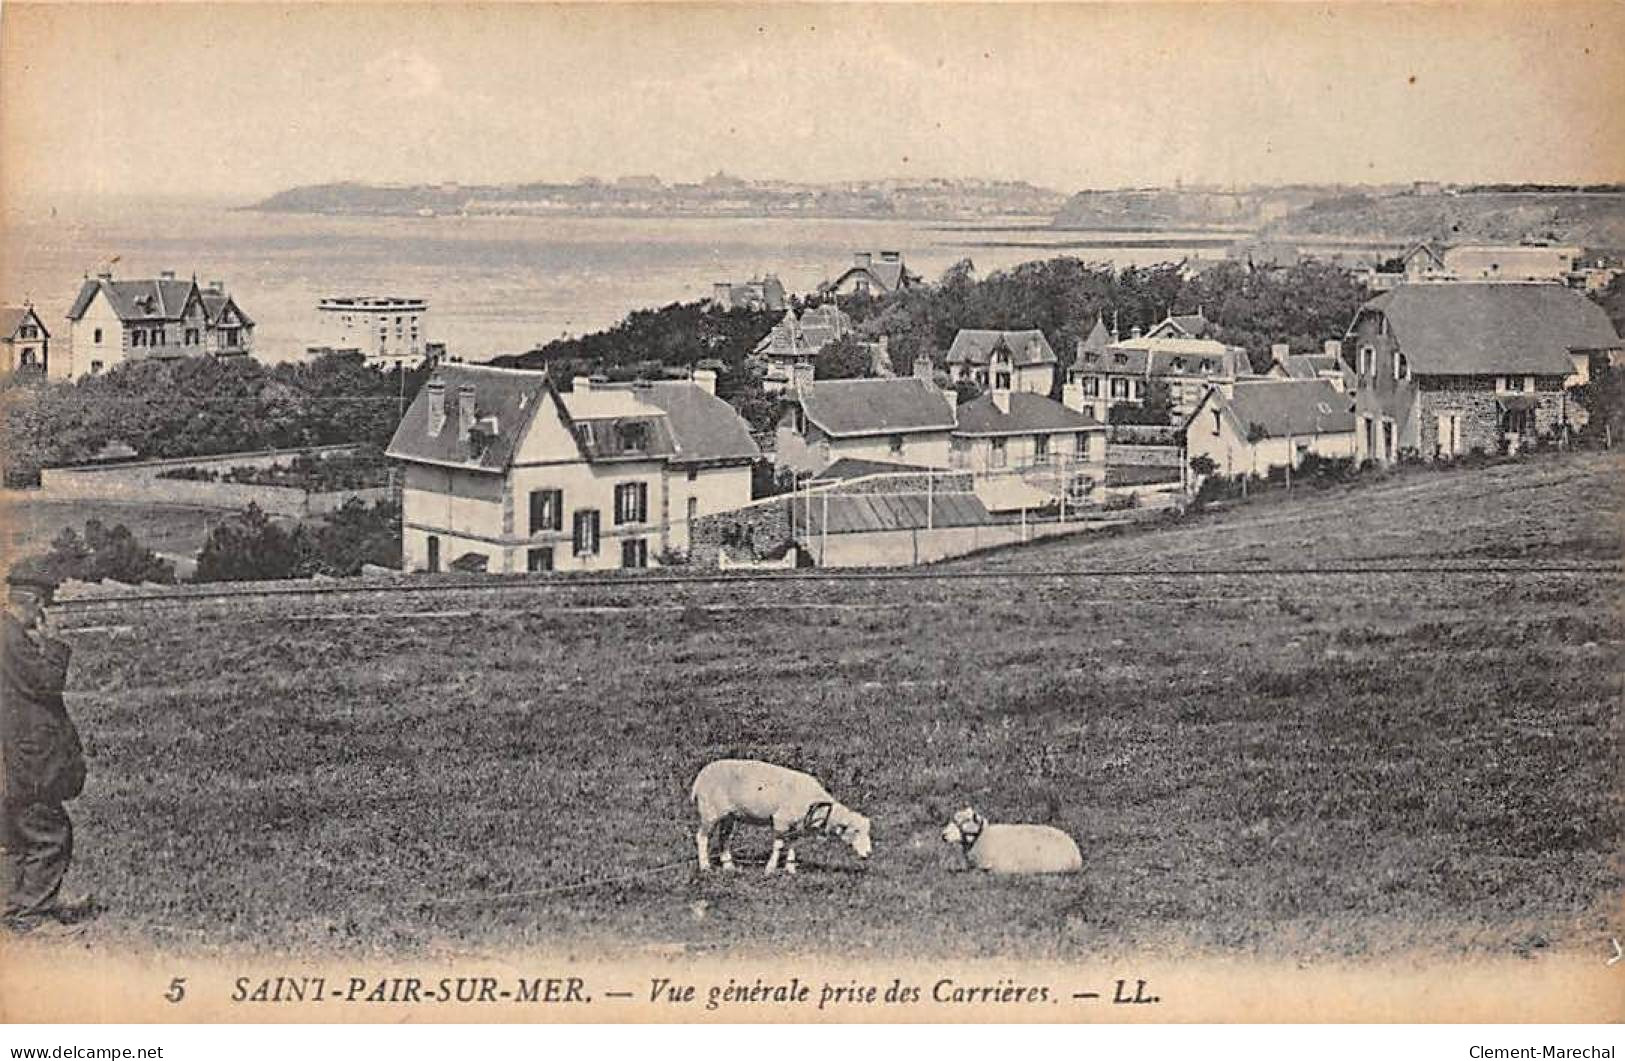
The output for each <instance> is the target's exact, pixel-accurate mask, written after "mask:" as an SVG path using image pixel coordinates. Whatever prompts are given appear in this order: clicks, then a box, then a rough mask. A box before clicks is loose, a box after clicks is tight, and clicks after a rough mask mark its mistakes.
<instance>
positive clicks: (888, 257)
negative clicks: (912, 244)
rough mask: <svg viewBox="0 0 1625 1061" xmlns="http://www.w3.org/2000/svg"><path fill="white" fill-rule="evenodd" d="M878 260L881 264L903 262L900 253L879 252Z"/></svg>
mask: <svg viewBox="0 0 1625 1061" xmlns="http://www.w3.org/2000/svg"><path fill="white" fill-rule="evenodd" d="M880 260H881V261H883V262H896V261H902V260H903V252H902V251H881V252H880Z"/></svg>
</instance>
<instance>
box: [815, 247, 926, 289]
mask: <svg viewBox="0 0 1625 1061" xmlns="http://www.w3.org/2000/svg"><path fill="white" fill-rule="evenodd" d="M919 283H921V277H920V274H919V273H916V272H912V271H911V270H910V269H909V267H908V266H907V265H906V264H904V262H903V255H902V252H901V251H858V252H857V253H855V254H854V255H853V256H852V265H851V267H850V268H848V269H847V270H846V271H845V272H843V273H842V274H841V275H840V276H837V277H836V278H835V279H833V280H829V281H826V282H825V283H822V284H820V285H819V286H818V290H819V292H820V293H823V294H827V295H831V296H842V295H866V296H871V297H879V296H880V295H889V294H891V293H892V292H894V291H901V290H903V289H904V288H909V287H914V286H916V285H918V284H919Z"/></svg>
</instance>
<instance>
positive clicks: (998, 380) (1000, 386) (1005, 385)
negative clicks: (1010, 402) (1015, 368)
mask: <svg viewBox="0 0 1625 1061" xmlns="http://www.w3.org/2000/svg"><path fill="white" fill-rule="evenodd" d="M993 389H994V390H999V391H1007V390H1009V389H1010V373H1008V372H999V373H997V374H995V375H994V377H993Z"/></svg>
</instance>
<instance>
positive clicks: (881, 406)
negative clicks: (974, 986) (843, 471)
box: [797, 376, 954, 438]
mask: <svg viewBox="0 0 1625 1061" xmlns="http://www.w3.org/2000/svg"><path fill="white" fill-rule="evenodd" d="M797 398H798V400H799V401H800V402H801V407H802V409H803V410H804V411H805V413H806V415H807V419H808V420H810V421H811V422H812V423H814V424H816V425H817V426H818V427H819V428H821V429H822V430H823V431H824V432H825V433H826V434H829V435H831V436H833V437H835V438H844V437H853V436H861V435H890V434H905V433H908V432H911V431H947V430H949V429H950V428H952V427H953V426H954V410H953V409H951V408H949V407H948V402H947V401H946V400H945V399H944V398H943V396H942V392H941V391H939V390H938V389H937V388H936V385H935V384H933V383H928V382H926V381H925V380H922V379H916V378H914V377H913V376H900V377H898V378H896V379H830V380H822V381H819V382H815V383H813V384H811V385H810V386H807V387H804V388H803V389H802V390H801V391H800V392H799V394H798V396H797Z"/></svg>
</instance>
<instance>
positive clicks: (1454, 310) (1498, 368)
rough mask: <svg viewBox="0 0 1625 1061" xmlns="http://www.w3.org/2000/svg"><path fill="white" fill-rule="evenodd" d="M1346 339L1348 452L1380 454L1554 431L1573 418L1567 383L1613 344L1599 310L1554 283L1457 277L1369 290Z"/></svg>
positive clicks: (1442, 451)
mask: <svg viewBox="0 0 1625 1061" xmlns="http://www.w3.org/2000/svg"><path fill="white" fill-rule="evenodd" d="M1345 341H1346V344H1347V346H1348V347H1349V349H1351V350H1352V351H1353V353H1354V367H1355V373H1356V379H1357V386H1356V390H1355V410H1354V412H1355V416H1356V417H1357V422H1356V425H1355V452H1356V454H1357V455H1358V456H1359V457H1360V458H1361V459H1362V460H1377V461H1384V462H1388V461H1395V460H1398V459H1400V458H1401V457H1402V456H1404V455H1405V454H1407V453H1409V454H1414V455H1416V456H1420V457H1423V458H1427V459H1433V458H1439V457H1443V458H1449V457H1454V456H1459V455H1461V454H1465V453H1470V452H1472V451H1474V450H1478V451H1481V452H1487V453H1496V452H1502V451H1506V450H1515V449H1516V448H1518V447H1519V446H1521V445H1523V444H1525V443H1527V442H1528V441H1530V440H1531V439H1533V438H1536V437H1539V436H1547V437H1552V436H1555V435H1558V434H1560V433H1561V432H1562V431H1563V430H1564V429H1566V428H1568V427H1571V426H1573V425H1574V422H1575V419H1576V417H1575V413H1576V409H1575V408H1574V402H1573V399H1572V398H1571V397H1570V396H1569V394H1568V391H1567V389H1566V388H1567V386H1568V385H1569V384H1570V383H1571V381H1573V380H1575V379H1578V378H1581V375H1582V372H1583V370H1584V369H1585V368H1586V367H1587V366H1589V364H1590V363H1591V362H1592V360H1593V359H1608V360H1612V359H1614V358H1617V357H1618V355H1619V352H1620V349H1621V346H1622V344H1621V341H1620V337H1619V335H1618V333H1616V332H1615V331H1614V326H1613V324H1612V323H1611V322H1610V321H1609V319H1608V314H1607V313H1606V312H1604V310H1603V308H1602V307H1601V306H1599V305H1597V304H1596V303H1595V302H1593V301H1591V300H1590V299H1588V298H1586V297H1585V296H1584V295H1582V294H1580V293H1578V292H1576V291H1573V290H1570V289H1569V288H1567V287H1564V286H1562V285H1560V284H1551V283H1493V282H1492V283H1473V282H1468V281H1455V282H1450V283H1431V284H1403V285H1401V286H1399V287H1396V288H1394V289H1393V290H1392V291H1388V292H1385V293H1384V294H1381V295H1378V296H1377V297H1376V298H1373V299H1371V300H1370V301H1368V302H1366V303H1365V305H1363V306H1361V307H1360V309H1359V311H1358V312H1357V313H1356V314H1355V317H1354V321H1353V323H1352V324H1351V325H1350V326H1349V330H1348V334H1347V337H1346V340H1345Z"/></svg>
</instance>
